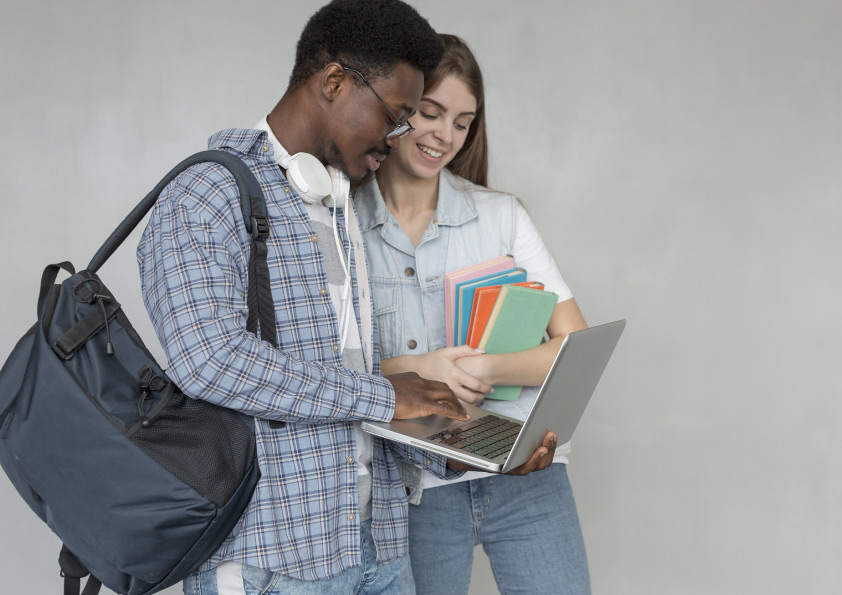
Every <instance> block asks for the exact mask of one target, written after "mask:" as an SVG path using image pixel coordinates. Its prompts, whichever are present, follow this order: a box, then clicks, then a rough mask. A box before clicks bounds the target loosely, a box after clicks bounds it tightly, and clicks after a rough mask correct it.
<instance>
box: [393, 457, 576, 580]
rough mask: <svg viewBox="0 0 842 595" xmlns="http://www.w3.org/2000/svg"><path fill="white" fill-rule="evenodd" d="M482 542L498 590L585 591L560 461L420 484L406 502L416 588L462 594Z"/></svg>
mask: <svg viewBox="0 0 842 595" xmlns="http://www.w3.org/2000/svg"><path fill="white" fill-rule="evenodd" d="M476 544H482V547H483V549H484V550H485V553H486V554H487V555H488V558H489V560H490V562H491V569H492V571H493V572H494V579H495V580H496V581H497V588H498V589H499V590H500V593H502V594H503V595H510V594H513V593H523V594H525V595H535V594H536V593H554V594H556V593H557V594H562V593H563V594H571V595H572V594H576V595H583V594H589V593H590V592H591V587H590V577H589V575H588V560H587V557H586V555H585V544H584V541H583V539H582V531H581V528H580V527H579V517H578V514H577V513H576V503H575V501H574V500H573V491H572V490H571V488H570V482H569V481H568V479H567V466H566V465H564V464H561V463H556V464H554V465H550V467H549V468H547V469H545V470H544V471H537V472H535V473H532V474H530V475H527V476H526V477H514V476H508V475H496V476H492V477H485V478H482V479H476V480H473V481H463V482H458V483H454V484H451V485H445V486H439V487H435V488H429V489H425V490H424V493H423V495H422V496H421V504H419V505H417V506H415V505H411V506H410V507H409V552H410V558H411V559H412V573H413V576H414V578H415V589H416V590H417V592H418V595H441V594H443V593H447V594H453V595H457V594H465V593H467V592H468V584H469V583H470V580H471V565H472V561H473V557H474V546H475V545H476Z"/></svg>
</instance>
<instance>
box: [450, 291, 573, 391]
mask: <svg viewBox="0 0 842 595" xmlns="http://www.w3.org/2000/svg"><path fill="white" fill-rule="evenodd" d="M587 327H588V325H587V324H586V323H585V319H584V317H583V316H582V312H581V311H580V310H579V306H578V305H577V304H576V300H574V299H573V298H570V299H569V300H565V301H563V302H560V303H558V304H556V307H555V309H554V310H553V315H552V317H551V318H550V323H549V325H548V326H547V334H548V335H549V336H550V340H549V341H547V342H546V343H542V344H541V345H538V346H537V347H533V348H532V349H527V350H525V351H518V352H515V353H502V354H490V353H488V354H482V355H476V356H474V357H468V358H462V359H459V360H456V361H455V362H454V364H455V366H456V367H457V368H459V369H461V370H462V371H463V372H466V373H467V374H468V375H470V377H472V378H477V379H479V380H481V381H484V382H486V383H488V384H496V385H498V386H509V385H515V386H535V385H537V384H541V383H542V382H543V381H544V378H545V377H546V376H547V371H548V370H549V369H550V366H551V365H552V364H553V360H554V359H555V356H556V354H557V353H558V350H559V348H560V347H561V343H562V341H564V337H566V336H567V335H568V334H569V333H572V332H573V331H579V330H582V329H585V328H587ZM460 398H461V397H460Z"/></svg>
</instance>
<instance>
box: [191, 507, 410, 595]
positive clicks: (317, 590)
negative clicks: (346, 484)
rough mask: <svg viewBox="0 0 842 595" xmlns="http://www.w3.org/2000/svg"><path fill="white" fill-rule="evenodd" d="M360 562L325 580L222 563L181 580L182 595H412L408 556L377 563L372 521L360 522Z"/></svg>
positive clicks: (232, 563)
mask: <svg viewBox="0 0 842 595" xmlns="http://www.w3.org/2000/svg"><path fill="white" fill-rule="evenodd" d="M360 540H361V542H362V564H361V565H360V566H356V567H354V568H349V569H348V570H346V571H345V572H343V573H342V574H340V575H339V576H336V577H334V578H332V579H329V580H324V581H303V580H299V579H296V578H292V577H289V576H285V575H283V574H279V573H277V572H271V571H269V570H263V569H262V568H255V567H254V566H245V565H242V564H238V563H234V562H224V563H223V564H221V565H220V566H218V567H216V568H214V569H212V570H207V571H205V572H194V573H193V574H191V575H190V576H188V577H187V578H186V579H185V580H184V593H185V595H334V594H336V595H352V594H353V595H374V594H375V593H376V594H379V595H415V588H414V586H413V584H412V568H411V567H410V565H409V556H404V557H402V558H398V559H397V560H392V561H391V562H387V563H386V564H378V563H377V560H376V558H375V551H374V540H373V539H372V538H371V521H370V520H369V521H363V522H362V523H360Z"/></svg>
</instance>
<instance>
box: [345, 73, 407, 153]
mask: <svg viewBox="0 0 842 595" xmlns="http://www.w3.org/2000/svg"><path fill="white" fill-rule="evenodd" d="M342 68H344V69H345V70H349V71H351V72H355V73H357V74H358V75H359V76H360V78H361V79H362V80H363V82H364V83H365V84H366V85H367V86H368V88H369V89H371V92H372V93H374V96H375V97H377V99H379V100H380V103H382V104H383V107H385V108H386V110H387V111H388V112H389V115H390V116H392V120H393V122H394V124H395V129H394V130H392V131H391V132H390V133H389V134H387V135H386V138H400V137H402V136H406V135H407V134H409V133H410V132H412V131H413V130H415V128H413V127H412V124H410V123H409V122H406V123H403V124H402V123H401V121H400V120H399V119H398V117H397V116H396V115H395V112H393V111H392V110H391V108H390V107H389V106H388V105H387V104H386V102H385V101H383V98H382V97H380V95H379V94H378V93H377V91H375V90H374V87H372V86H371V83H369V82H368V81H367V80H365V77H364V76H363V73H362V72H360V71H359V70H354V69H353V68H348V67H347V66H343V67H342Z"/></svg>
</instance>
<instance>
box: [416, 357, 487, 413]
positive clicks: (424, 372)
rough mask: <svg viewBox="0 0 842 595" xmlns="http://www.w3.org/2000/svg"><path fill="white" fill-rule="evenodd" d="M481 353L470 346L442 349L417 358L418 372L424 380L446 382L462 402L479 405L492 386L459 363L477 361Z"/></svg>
mask: <svg viewBox="0 0 842 595" xmlns="http://www.w3.org/2000/svg"><path fill="white" fill-rule="evenodd" d="M481 353H482V352H480V351H477V350H476V349H473V348H472V347H470V346H468V345H462V346H460V347H442V348H441V349H436V350H435V351H429V352H427V353H425V354H423V355H419V356H416V357H417V358H418V360H417V363H416V364H417V369H416V371H417V372H418V375H419V376H422V377H423V378H429V379H431V380H438V381H439V382H444V383H445V384H447V385H448V386H449V387H450V390H452V391H453V393H454V394H455V395H456V396H457V397H459V398H460V399H461V400H462V401H465V402H466V403H479V402H480V401H482V400H483V399H484V398H485V395H486V394H487V393H488V392H489V391H490V390H491V385H490V384H487V383H485V382H483V381H482V380H480V379H479V378H477V377H475V376H473V375H472V374H471V373H469V372H466V371H465V370H464V369H462V367H461V366H459V365H457V362H459V363H460V364H461V363H463V362H466V361H469V360H472V359H475V358H476V356H478V355H480V354H481Z"/></svg>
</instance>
